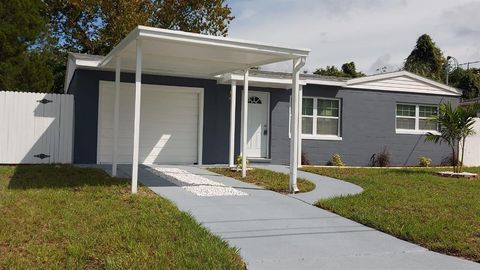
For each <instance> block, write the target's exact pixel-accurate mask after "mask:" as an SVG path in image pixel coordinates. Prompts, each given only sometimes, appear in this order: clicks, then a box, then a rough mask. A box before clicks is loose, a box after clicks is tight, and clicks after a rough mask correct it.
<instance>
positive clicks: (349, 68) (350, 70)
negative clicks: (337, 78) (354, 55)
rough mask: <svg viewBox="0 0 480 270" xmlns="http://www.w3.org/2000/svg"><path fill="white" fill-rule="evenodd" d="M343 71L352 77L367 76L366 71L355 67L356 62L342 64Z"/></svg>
mask: <svg viewBox="0 0 480 270" xmlns="http://www.w3.org/2000/svg"><path fill="white" fill-rule="evenodd" d="M342 72H343V73H344V74H345V75H347V76H346V77H350V78H358V77H363V76H365V74H364V73H362V72H360V71H357V68H356V67H355V63H354V62H350V63H345V64H343V65H342Z"/></svg>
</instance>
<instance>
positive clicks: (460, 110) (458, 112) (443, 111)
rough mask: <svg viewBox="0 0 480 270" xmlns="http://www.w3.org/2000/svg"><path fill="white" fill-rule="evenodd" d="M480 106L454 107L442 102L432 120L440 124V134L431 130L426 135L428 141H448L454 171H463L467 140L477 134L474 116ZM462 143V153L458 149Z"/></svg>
mask: <svg viewBox="0 0 480 270" xmlns="http://www.w3.org/2000/svg"><path fill="white" fill-rule="evenodd" d="M478 108H479V107H478V106H477V105H475V106H458V107H456V108H453V107H452V105H451V104H450V103H442V104H440V107H439V113H438V115H437V116H435V117H434V118H432V119H431V121H434V122H437V123H439V124H440V131H439V132H440V134H437V133H431V132H429V133H428V134H427V135H426V136H425V140H426V141H431V142H434V143H442V142H444V143H446V144H448V146H450V148H451V150H452V160H453V161H457V160H458V161H459V162H452V163H453V164H452V166H453V171H454V172H461V171H462V166H463V165H462V164H463V156H464V153H465V140H466V138H467V137H468V136H471V135H473V134H475V131H474V129H473V125H474V123H475V120H474V117H475V116H476V112H477V110H478ZM460 144H461V148H462V149H461V153H462V155H461V156H460V151H457V150H456V149H457V147H459V146H460Z"/></svg>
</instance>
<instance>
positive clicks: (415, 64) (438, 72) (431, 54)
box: [405, 34, 446, 81]
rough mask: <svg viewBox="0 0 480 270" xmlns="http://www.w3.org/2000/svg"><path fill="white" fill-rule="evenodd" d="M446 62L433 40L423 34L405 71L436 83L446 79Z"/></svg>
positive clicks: (409, 57) (408, 60) (409, 58)
mask: <svg viewBox="0 0 480 270" xmlns="http://www.w3.org/2000/svg"><path fill="white" fill-rule="evenodd" d="M445 64H446V60H445V58H444V56H443V53H442V51H441V50H440V49H439V48H438V47H437V45H436V44H435V42H434V41H433V40H432V38H431V37H430V36H429V35H427V34H423V35H421V36H420V37H419V38H418V39H417V43H416V45H415V47H414V48H413V50H412V52H411V53H410V55H409V56H408V57H407V60H406V61H405V70H407V71H410V72H412V73H415V74H418V75H420V76H424V77H427V78H430V79H433V80H436V81H441V80H442V78H444V69H445Z"/></svg>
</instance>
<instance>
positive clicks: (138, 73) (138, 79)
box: [132, 39, 142, 193]
mask: <svg viewBox="0 0 480 270" xmlns="http://www.w3.org/2000/svg"><path fill="white" fill-rule="evenodd" d="M136 45H137V48H136V65H135V116H134V124H133V162H132V193H137V186H138V151H139V144H140V105H141V99H142V40H141V39H137V42H136Z"/></svg>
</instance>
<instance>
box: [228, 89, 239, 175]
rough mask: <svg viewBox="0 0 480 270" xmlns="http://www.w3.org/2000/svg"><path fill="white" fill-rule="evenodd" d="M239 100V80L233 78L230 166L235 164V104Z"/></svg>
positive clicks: (231, 91)
mask: <svg viewBox="0 0 480 270" xmlns="http://www.w3.org/2000/svg"><path fill="white" fill-rule="evenodd" d="M236 102H237V81H234V80H232V82H231V90H230V145H229V151H228V166H229V167H230V168H232V167H234V166H235V164H234V163H235V105H236Z"/></svg>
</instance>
